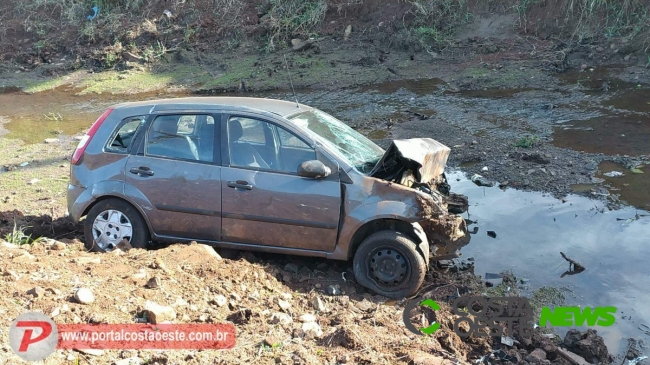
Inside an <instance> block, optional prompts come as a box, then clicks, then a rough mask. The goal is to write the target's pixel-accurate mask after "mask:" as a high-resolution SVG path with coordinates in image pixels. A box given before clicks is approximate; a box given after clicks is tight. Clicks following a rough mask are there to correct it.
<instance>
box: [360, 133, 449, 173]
mask: <svg viewBox="0 0 650 365" xmlns="http://www.w3.org/2000/svg"><path fill="white" fill-rule="evenodd" d="M450 151H451V149H450V148H449V147H447V146H445V145H444V144H442V143H440V142H438V141H436V140H435V139H433V138H411V139H396V140H393V143H391V145H390V147H388V149H387V150H386V152H385V153H384V155H383V156H382V158H381V159H380V160H379V162H377V164H376V165H375V167H374V168H373V169H372V171H371V172H370V176H373V177H376V178H380V179H384V180H395V179H396V178H399V177H400V176H401V175H402V173H403V172H404V171H407V170H412V171H413V173H414V174H416V178H417V181H418V182H421V183H427V182H429V181H431V180H433V179H434V178H436V177H438V176H440V175H441V174H442V173H443V172H444V171H445V165H446V164H447V159H448V158H449V153H450Z"/></svg>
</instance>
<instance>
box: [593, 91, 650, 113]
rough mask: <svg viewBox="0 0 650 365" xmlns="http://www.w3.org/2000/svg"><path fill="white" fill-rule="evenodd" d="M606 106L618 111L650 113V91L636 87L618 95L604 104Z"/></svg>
mask: <svg viewBox="0 0 650 365" xmlns="http://www.w3.org/2000/svg"><path fill="white" fill-rule="evenodd" d="M603 105H605V106H613V107H614V108H616V109H621V110H632V111H635V112H642V113H650V89H648V88H639V87H634V88H632V89H630V90H625V91H622V92H620V93H617V95H616V96H615V97H612V98H611V99H609V100H606V101H604V102H603Z"/></svg>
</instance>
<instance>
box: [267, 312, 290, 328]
mask: <svg viewBox="0 0 650 365" xmlns="http://www.w3.org/2000/svg"><path fill="white" fill-rule="evenodd" d="M269 322H270V323H271V324H278V323H279V324H283V325H287V324H291V323H292V322H293V319H291V316H289V315H288V314H286V313H280V312H275V313H273V314H271V319H270V320H269Z"/></svg>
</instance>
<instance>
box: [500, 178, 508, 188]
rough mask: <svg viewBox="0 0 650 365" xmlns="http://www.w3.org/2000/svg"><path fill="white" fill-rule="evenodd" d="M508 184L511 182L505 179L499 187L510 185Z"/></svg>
mask: <svg viewBox="0 0 650 365" xmlns="http://www.w3.org/2000/svg"><path fill="white" fill-rule="evenodd" d="M508 184H510V182H509V181H508V180H505V181H502V182H500V183H499V187H500V188H505V187H506V186H508Z"/></svg>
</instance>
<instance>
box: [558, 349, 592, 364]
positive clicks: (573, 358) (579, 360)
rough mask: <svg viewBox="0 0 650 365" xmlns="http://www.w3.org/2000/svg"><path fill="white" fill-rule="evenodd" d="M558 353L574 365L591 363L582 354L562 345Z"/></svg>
mask: <svg viewBox="0 0 650 365" xmlns="http://www.w3.org/2000/svg"><path fill="white" fill-rule="evenodd" d="M557 354H558V355H559V356H560V357H562V358H564V359H565V360H566V361H568V362H569V363H571V364H573V365H591V364H589V363H588V362H587V360H585V359H584V358H583V357H582V356H580V355H576V354H574V353H573V352H571V351H569V350H565V349H563V348H561V347H558V348H557Z"/></svg>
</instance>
